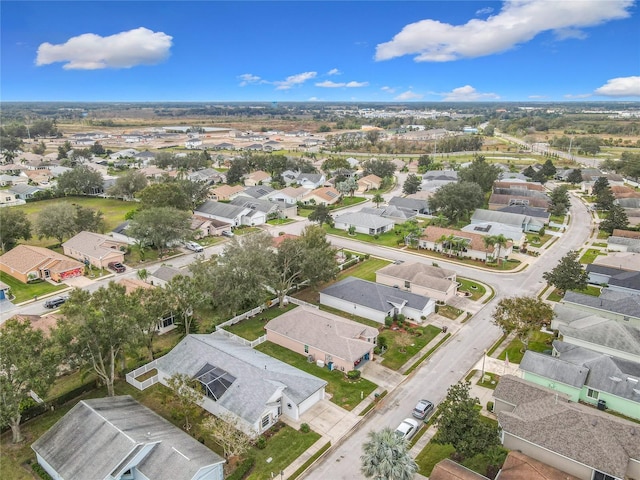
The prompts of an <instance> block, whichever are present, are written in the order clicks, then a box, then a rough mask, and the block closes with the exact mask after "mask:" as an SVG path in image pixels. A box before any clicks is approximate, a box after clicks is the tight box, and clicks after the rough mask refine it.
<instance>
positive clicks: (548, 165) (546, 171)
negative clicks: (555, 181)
mask: <svg viewBox="0 0 640 480" xmlns="http://www.w3.org/2000/svg"><path fill="white" fill-rule="evenodd" d="M540 171H541V172H542V174H543V175H544V176H545V177H546V178H552V177H553V176H554V175H555V174H556V172H557V170H556V166H555V165H554V164H553V162H552V161H551V159H550V158H548V159H547V161H546V162H544V164H543V165H542V168H541V169H540Z"/></svg>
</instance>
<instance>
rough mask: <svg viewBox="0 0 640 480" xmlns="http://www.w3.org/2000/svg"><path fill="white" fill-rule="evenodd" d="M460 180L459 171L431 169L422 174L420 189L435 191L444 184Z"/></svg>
mask: <svg viewBox="0 0 640 480" xmlns="http://www.w3.org/2000/svg"><path fill="white" fill-rule="evenodd" d="M457 182H458V172H457V171H455V170H430V171H428V172H426V173H425V174H424V175H422V183H421V185H420V190H422V191H423V192H435V191H436V190H438V189H439V188H440V187H442V186H443V185H447V184H449V183H457Z"/></svg>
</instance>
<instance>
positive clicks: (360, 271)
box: [325, 257, 391, 287]
mask: <svg viewBox="0 0 640 480" xmlns="http://www.w3.org/2000/svg"><path fill="white" fill-rule="evenodd" d="M390 263H391V262H389V261H387V260H382V259H380V258H371V257H370V258H368V259H367V260H363V261H362V262H358V263H356V264H355V265H354V266H352V267H349V268H347V269H345V270H343V271H342V272H340V273H339V274H338V278H337V280H338V281H339V280H342V279H344V278H347V277H358V278H361V279H363V280H369V281H370V282H375V281H376V272H377V271H378V270H380V269H381V268H382V267H386V266H387V265H389V264H390ZM326 286H328V285H325V287H326Z"/></svg>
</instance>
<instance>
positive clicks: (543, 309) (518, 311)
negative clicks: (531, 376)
mask: <svg viewBox="0 0 640 480" xmlns="http://www.w3.org/2000/svg"><path fill="white" fill-rule="evenodd" d="M553 316H554V313H553V309H552V308H551V307H550V306H549V305H548V304H547V303H545V302H543V301H542V300H539V299H537V298H535V297H512V298H503V299H502V300H500V302H499V303H498V306H497V307H496V310H495V311H494V312H493V323H494V324H496V325H497V326H499V327H500V328H502V330H503V331H504V332H505V333H511V332H515V334H516V336H517V337H518V339H519V340H520V341H521V342H522V343H523V345H524V348H525V349H526V348H527V347H528V345H529V339H530V338H531V335H532V333H533V332H535V331H537V330H540V329H541V328H542V326H543V325H549V324H550V323H551V320H552V319H553Z"/></svg>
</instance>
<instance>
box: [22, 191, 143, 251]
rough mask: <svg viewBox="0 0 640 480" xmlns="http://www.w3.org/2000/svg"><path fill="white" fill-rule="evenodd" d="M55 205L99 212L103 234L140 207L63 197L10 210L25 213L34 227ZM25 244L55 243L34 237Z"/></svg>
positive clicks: (30, 203) (47, 244) (102, 200)
mask: <svg viewBox="0 0 640 480" xmlns="http://www.w3.org/2000/svg"><path fill="white" fill-rule="evenodd" d="M56 203H70V204H71V205H74V206H75V205H78V206H81V207H86V208H93V209H95V210H100V211H101V212H102V213H103V216H104V225H105V232H110V231H111V230H113V229H114V228H115V227H116V226H118V225H119V224H120V223H122V222H124V216H125V214H126V213H127V212H128V211H130V210H133V209H135V208H136V207H138V206H139V205H140V204H139V203H137V202H124V201H122V200H115V199H113V198H100V197H65V198H53V199H51V200H42V201H38V202H29V203H26V204H25V205H19V206H17V207H11V208H15V209H17V210H22V211H23V212H25V213H26V214H27V217H28V218H29V220H30V221H31V224H32V225H34V224H35V221H36V219H37V217H38V214H39V213H40V212H41V211H42V210H45V209H46V208H47V207H48V206H50V205H53V204H56ZM26 243H28V244H29V245H36V246H40V247H48V246H50V245H53V244H56V243H57V241H56V240H55V239H54V238H48V237H45V238H43V239H40V240H39V239H38V237H37V236H34V237H33V238H31V240H29V241H28V242H26Z"/></svg>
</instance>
